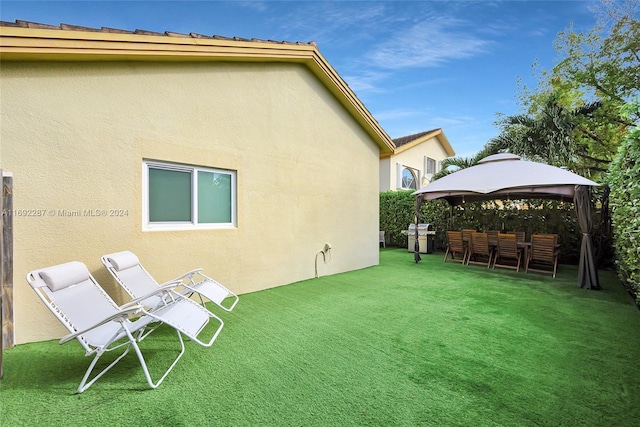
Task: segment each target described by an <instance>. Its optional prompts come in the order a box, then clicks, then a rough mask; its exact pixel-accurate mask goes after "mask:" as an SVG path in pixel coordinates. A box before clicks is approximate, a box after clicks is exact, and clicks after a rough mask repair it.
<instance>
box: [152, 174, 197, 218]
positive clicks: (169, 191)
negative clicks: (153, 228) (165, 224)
mask: <svg viewBox="0 0 640 427" xmlns="http://www.w3.org/2000/svg"><path fill="white" fill-rule="evenodd" d="M158 221H191V172H186V171H176V170H167V169H156V168H151V167H150V168H149V222H158Z"/></svg>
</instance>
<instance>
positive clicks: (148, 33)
mask: <svg viewBox="0 0 640 427" xmlns="http://www.w3.org/2000/svg"><path fill="white" fill-rule="evenodd" d="M0 27H22V28H41V29H46V30H66V31H91V32H103V33H116V34H140V35H145V36H163V37H191V38H194V39H215V40H234V41H243V42H254V43H273V44H292V45H293V44H295V45H309V46H314V47H318V45H317V44H316V42H314V41H310V42H308V43H305V42H299V41H298V42H292V41H286V40H283V41H277V40H263V39H257V38H251V39H249V38H244V37H237V36H234V37H224V36H219V35H216V34H214V35H211V36H207V35H203V34H197V33H189V34H182V33H176V32H173V31H165V32H164V33H159V32H156V31H149V30H140V29H136V30H135V31H129V30H123V29H120V28H109V27H102V28H91V27H84V26H81V25H70V24H60V25H50V24H40V23H38V22H31V21H23V20H19V19H16V21H15V22H9V21H0Z"/></svg>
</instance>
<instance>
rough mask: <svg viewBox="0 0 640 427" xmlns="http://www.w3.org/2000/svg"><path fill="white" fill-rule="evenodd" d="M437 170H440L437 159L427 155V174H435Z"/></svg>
mask: <svg viewBox="0 0 640 427" xmlns="http://www.w3.org/2000/svg"><path fill="white" fill-rule="evenodd" d="M436 172H438V171H437V170H436V161H435V159H432V158H431V157H427V170H426V171H425V174H431V175H435V174H436Z"/></svg>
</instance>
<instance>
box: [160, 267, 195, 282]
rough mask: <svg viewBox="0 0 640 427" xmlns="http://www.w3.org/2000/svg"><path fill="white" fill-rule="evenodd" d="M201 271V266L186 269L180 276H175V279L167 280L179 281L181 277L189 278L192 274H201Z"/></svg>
mask: <svg viewBox="0 0 640 427" xmlns="http://www.w3.org/2000/svg"><path fill="white" fill-rule="evenodd" d="M201 271H202V268H196V269H195V270H191V271H187V272H186V273H184V274H181V275H180V276H178V277H176V278H175V279H173V280H169V282H176V281H179V280H180V281H181V280H182V279H184V278H187V277H188V278H191V277H192V276H195V275H196V274H202V273H200V272H201ZM169 282H165V283H169ZM163 285H164V283H163Z"/></svg>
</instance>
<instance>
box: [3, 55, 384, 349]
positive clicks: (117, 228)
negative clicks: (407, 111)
mask: <svg viewBox="0 0 640 427" xmlns="http://www.w3.org/2000/svg"><path fill="white" fill-rule="evenodd" d="M0 92H1V94H2V97H1V101H0V111H1V116H0V125H1V126H0V144H1V146H0V153H1V155H2V157H1V160H0V161H1V167H2V168H3V169H4V170H6V171H10V172H13V176H14V201H13V203H14V208H15V210H16V211H15V212H14V282H15V283H14V312H15V332H16V342H17V343H24V342H30V341H38V340H45V339H52V338H58V337H60V336H61V335H63V334H64V333H65V331H64V330H63V328H62V327H61V326H59V324H58V322H57V321H55V320H54V319H53V317H52V315H51V314H49V312H48V310H47V309H46V308H45V307H44V305H43V304H42V303H41V302H40V301H39V300H38V299H37V297H36V295H35V293H34V292H33V291H32V290H31V289H30V287H29V286H28V284H27V283H26V281H25V280H24V277H25V275H26V274H27V272H29V271H30V270H32V269H35V268H40V267H44V266H48V265H53V264H58V263H62V262H67V261H71V260H79V261H83V262H84V263H85V264H87V266H88V267H89V269H90V270H91V271H92V273H93V274H94V276H95V277H96V278H97V279H98V281H99V282H100V283H102V284H103V286H104V287H105V288H106V289H107V291H108V292H109V293H110V294H111V295H112V296H114V297H115V298H116V300H117V301H119V302H124V300H123V296H122V294H121V293H120V292H118V290H117V289H116V286H115V285H114V282H113V281H112V280H111V279H110V277H109V275H108V273H107V272H106V270H105V269H104V268H103V267H102V264H101V263H100V259H99V258H100V256H101V255H103V254H106V253H110V252H115V251H120V250H126V249H128V250H131V251H133V252H135V253H136V254H137V255H138V256H139V257H140V259H141V261H142V263H143V265H144V266H145V267H146V268H147V269H148V270H149V271H150V272H151V274H152V275H153V276H154V277H155V278H156V279H157V280H158V281H165V280H169V279H171V278H173V277H175V276H177V275H178V274H180V273H182V272H185V271H187V270H190V269H193V268H197V267H203V269H204V272H205V273H206V274H209V275H211V276H212V277H214V278H216V279H217V280H219V281H220V282H222V283H223V284H225V285H226V286H228V287H229V288H230V289H232V290H233V291H234V292H237V293H241V294H242V293H247V292H253V291H257V290H261V289H266V288H270V287H274V286H279V285H283V284H288V283H292V282H295V281H299V280H303V279H308V278H312V277H314V267H315V258H316V254H317V252H318V251H319V250H321V249H322V248H323V247H324V244H325V243H330V244H331V245H332V247H333V249H332V250H331V260H330V261H329V263H327V264H324V263H323V262H322V257H320V259H319V264H318V271H319V274H320V275H328V274H335V273H338V272H343V271H348V270H353V269H359V268H364V267H368V266H371V265H375V264H377V263H378V245H377V231H378V200H379V198H378V197H379V196H378V190H379V188H378V184H379V180H378V173H379V170H378V167H379V166H378V164H379V153H380V148H379V146H378V145H377V144H376V143H375V142H374V141H373V140H372V139H371V137H370V136H369V135H368V134H367V133H366V132H365V130H363V128H362V126H361V125H360V124H358V123H357V122H356V121H355V120H354V118H353V117H352V116H351V115H350V114H349V113H348V112H347V111H346V110H345V108H344V107H343V106H342V105H341V104H340V103H339V102H337V100H336V99H335V97H334V96H333V95H332V94H331V93H330V92H329V91H328V90H327V88H326V87H325V86H324V85H323V84H322V83H321V82H320V81H319V80H318V79H317V77H316V76H315V75H314V74H312V73H311V72H310V71H309V69H308V68H307V67H305V66H304V65H300V64H287V63H280V64H278V63H274V64H270V63H220V62H219V63H206V62H194V63H179V62H174V63H153V62H144V63H142V62H109V63H101V62H70V63H64V62H36V61H34V62H11V61H7V62H3V63H2V68H1V69H0ZM143 159H152V160H159V161H168V162H178V163H185V164H190V165H197V166H205V167H212V168H221V169H231V170H236V171H237V195H238V199H237V212H238V218H237V222H238V224H237V228H231V229H218V230H193V231H192V230H189V231H142V200H143V188H142V171H143V168H142V161H143ZM36 209H39V210H43V212H44V215H43V216H24V215H22V216H21V215H19V213H20V212H23V213H26V214H30V215H32V214H33V212H30V211H29V210H36ZM98 209H100V210H107V212H108V211H109V210H112V209H117V210H124V211H126V212H127V214H126V216H113V217H110V216H107V217H91V216H83V215H80V216H65V215H63V214H62V212H63V211H65V212H66V211H71V212H74V211H78V210H79V211H81V212H83V211H84V210H94V211H96V210H98ZM241 303H242V300H241V301H240V304H241Z"/></svg>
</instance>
